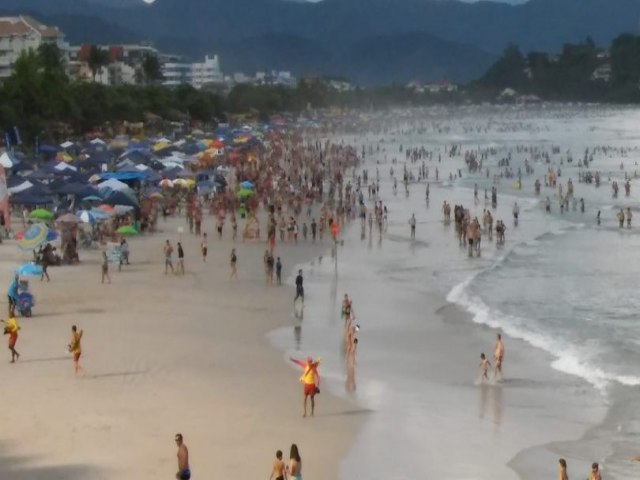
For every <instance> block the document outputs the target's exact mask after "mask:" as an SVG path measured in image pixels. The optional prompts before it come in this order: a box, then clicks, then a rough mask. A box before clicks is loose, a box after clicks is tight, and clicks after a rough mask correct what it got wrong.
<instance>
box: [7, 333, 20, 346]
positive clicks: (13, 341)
mask: <svg viewBox="0 0 640 480" xmlns="http://www.w3.org/2000/svg"><path fill="white" fill-rule="evenodd" d="M17 341H18V334H17V333H12V334H10V335H9V348H13V347H15V346H16V342H17Z"/></svg>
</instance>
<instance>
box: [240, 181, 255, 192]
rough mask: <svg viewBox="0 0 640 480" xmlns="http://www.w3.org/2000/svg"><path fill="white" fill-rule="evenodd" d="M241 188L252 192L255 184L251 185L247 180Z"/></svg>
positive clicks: (242, 183) (241, 184)
mask: <svg viewBox="0 0 640 480" xmlns="http://www.w3.org/2000/svg"><path fill="white" fill-rule="evenodd" d="M240 186H241V187H242V188H247V189H249V190H251V189H252V188H253V183H251V182H250V181H249V180H245V181H244V182H241V183H240Z"/></svg>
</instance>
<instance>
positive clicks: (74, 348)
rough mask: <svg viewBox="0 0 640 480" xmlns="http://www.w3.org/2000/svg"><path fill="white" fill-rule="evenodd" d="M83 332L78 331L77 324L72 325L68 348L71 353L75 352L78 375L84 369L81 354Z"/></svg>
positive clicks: (74, 361)
mask: <svg viewBox="0 0 640 480" xmlns="http://www.w3.org/2000/svg"><path fill="white" fill-rule="evenodd" d="M82 333H83V331H82V330H80V331H78V327H76V326H75V325H74V326H72V327H71V342H70V343H69V345H68V349H69V353H71V354H73V369H74V371H75V373H76V375H78V374H79V373H82V372H83V371H84V370H83V369H82V367H81V366H80V356H81V355H82V342H81V341H82Z"/></svg>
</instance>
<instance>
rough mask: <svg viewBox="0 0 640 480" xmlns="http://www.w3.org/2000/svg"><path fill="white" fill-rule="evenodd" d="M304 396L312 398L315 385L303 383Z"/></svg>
mask: <svg viewBox="0 0 640 480" xmlns="http://www.w3.org/2000/svg"><path fill="white" fill-rule="evenodd" d="M304 394H305V395H310V396H312V397H313V396H314V395H315V394H316V385H315V384H314V383H305V384H304Z"/></svg>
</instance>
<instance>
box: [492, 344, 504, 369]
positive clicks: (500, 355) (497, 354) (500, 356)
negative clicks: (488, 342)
mask: <svg viewBox="0 0 640 480" xmlns="http://www.w3.org/2000/svg"><path fill="white" fill-rule="evenodd" d="M493 359H494V360H495V362H496V364H495V365H494V367H493V378H494V380H496V379H497V378H498V374H500V378H502V361H503V360H504V344H503V343H502V335H500V334H498V335H497V336H496V348H495V350H494V352H493Z"/></svg>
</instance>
